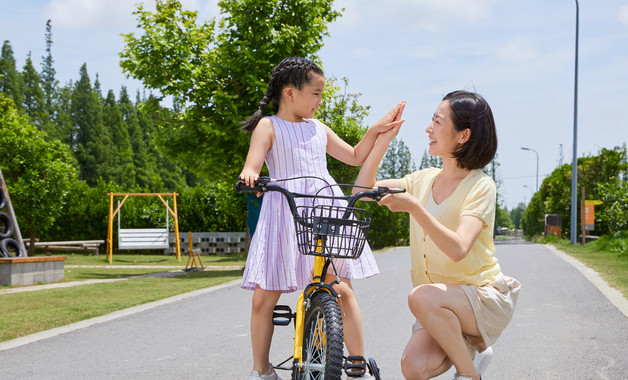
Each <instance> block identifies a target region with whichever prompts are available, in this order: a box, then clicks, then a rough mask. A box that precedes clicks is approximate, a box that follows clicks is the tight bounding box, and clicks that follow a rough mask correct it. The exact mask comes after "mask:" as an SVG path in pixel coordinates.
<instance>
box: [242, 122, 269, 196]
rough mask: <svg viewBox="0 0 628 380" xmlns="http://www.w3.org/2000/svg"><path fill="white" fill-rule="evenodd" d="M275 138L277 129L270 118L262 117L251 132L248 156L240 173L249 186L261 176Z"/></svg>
mask: <svg viewBox="0 0 628 380" xmlns="http://www.w3.org/2000/svg"><path fill="white" fill-rule="evenodd" d="M274 140H275V129H274V128H273V123H272V121H270V119H268V118H262V119H261V120H260V121H259V123H257V127H255V129H254V130H253V133H252V134H251V144H250V145H249V153H248V154H247V156H246V161H245V163H244V168H243V169H242V172H241V173H240V180H241V181H242V182H244V183H246V185H247V186H253V185H254V182H255V181H256V180H257V179H258V178H259V173H260V171H261V170H262V166H264V158H265V157H266V153H267V152H268V151H269V150H270V148H272V146H273V142H274Z"/></svg>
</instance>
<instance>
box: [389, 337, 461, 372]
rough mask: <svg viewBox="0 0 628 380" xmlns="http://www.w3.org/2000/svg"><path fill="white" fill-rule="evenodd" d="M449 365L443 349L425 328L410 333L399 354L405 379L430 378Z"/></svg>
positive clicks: (443, 370)
mask: <svg viewBox="0 0 628 380" xmlns="http://www.w3.org/2000/svg"><path fill="white" fill-rule="evenodd" d="M450 367H451V361H450V360H449V358H448V357H447V355H446V354H445V351H443V349H442V348H441V347H440V346H439V345H438V343H437V342H436V341H435V340H434V338H432V337H431V335H430V334H429V333H428V332H427V331H425V329H419V330H417V331H416V332H414V333H413V334H412V337H411V338H410V341H409V342H408V344H407V345H406V348H405V350H404V351H403V355H402V356H401V373H403V376H404V377H405V378H406V379H409V380H422V379H431V378H433V377H436V376H438V375H440V374H443V373H445V371H447V370H448V369H449V368H450Z"/></svg>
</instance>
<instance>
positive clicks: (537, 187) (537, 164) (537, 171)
mask: <svg viewBox="0 0 628 380" xmlns="http://www.w3.org/2000/svg"><path fill="white" fill-rule="evenodd" d="M521 149H522V150H529V151H531V152H534V154H536V191H539V154H538V152H537V151H536V150H534V149H530V148H526V147H524V146H522V147H521Z"/></svg>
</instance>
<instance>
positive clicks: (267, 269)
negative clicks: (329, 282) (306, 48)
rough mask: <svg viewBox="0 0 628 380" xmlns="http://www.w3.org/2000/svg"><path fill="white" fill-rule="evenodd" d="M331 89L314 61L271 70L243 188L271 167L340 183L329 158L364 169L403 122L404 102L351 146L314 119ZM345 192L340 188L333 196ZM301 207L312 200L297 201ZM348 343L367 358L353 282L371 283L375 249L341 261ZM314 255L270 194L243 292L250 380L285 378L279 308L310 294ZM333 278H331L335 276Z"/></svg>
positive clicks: (311, 190)
mask: <svg viewBox="0 0 628 380" xmlns="http://www.w3.org/2000/svg"><path fill="white" fill-rule="evenodd" d="M324 87H325V77H324V73H323V71H322V70H321V69H320V68H319V67H318V66H317V65H316V64H315V63H313V62H312V61H310V60H308V59H305V58H300V57H293V58H286V59H284V60H283V61H281V63H279V65H277V66H276V67H275V68H274V69H273V72H272V76H271V78H270V81H269V83H268V89H267V91H266V95H265V96H264V98H263V99H262V101H261V102H260V104H259V108H258V110H257V111H256V112H255V113H254V114H253V115H252V116H251V117H250V118H249V119H248V120H247V121H245V122H243V129H244V130H245V131H247V132H251V143H250V146H249V152H248V155H247V158H246V162H245V164H244V168H243V169H242V172H241V173H240V179H241V181H242V182H244V183H246V184H247V185H249V186H251V185H253V183H254V182H255V181H256V180H257V179H258V177H259V173H260V171H261V169H262V166H263V164H264V161H266V165H267V167H268V170H269V172H270V173H269V174H270V176H271V177H273V178H292V177H297V176H316V177H321V178H324V179H325V181H327V182H328V183H329V184H331V185H333V184H335V181H334V180H333V178H332V177H331V176H330V175H329V172H328V171H327V157H326V154H329V155H331V156H332V157H334V158H336V159H338V160H339V161H341V162H343V163H345V164H348V165H352V166H360V165H362V163H363V162H364V160H365V159H366V157H367V156H368V154H369V152H370V151H371V149H372V148H373V145H374V144H375V141H376V140H377V137H378V135H379V134H380V133H384V132H386V131H388V130H390V129H392V128H398V127H399V126H401V124H403V122H404V120H402V119H401V114H402V112H403V108H404V106H405V103H404V102H401V103H399V104H397V105H396V106H395V107H394V108H393V109H392V110H390V112H388V113H387V114H386V115H385V116H384V117H382V118H381V119H380V120H379V121H378V122H376V123H375V124H374V125H373V126H372V127H370V128H369V129H368V130H367V132H366V133H365V135H364V137H363V138H362V140H361V141H360V142H359V143H358V144H357V145H356V146H355V147H352V146H350V145H349V144H348V143H346V142H345V141H343V140H342V139H341V138H340V137H338V136H337V135H336V134H335V133H334V132H333V131H332V130H331V129H330V128H329V127H328V126H326V125H325V124H323V123H322V122H320V121H319V120H317V119H314V114H315V112H316V110H317V109H318V107H320V105H321V104H322V99H321V96H322V93H323V89H324ZM268 103H272V106H273V113H274V116H270V117H262V110H263V108H264V107H265V106H266V105H267V104H268ZM325 185H327V184H326V183H322V182H321V181H320V180H316V179H312V178H302V179H299V180H294V181H286V182H284V183H283V184H282V186H285V187H286V188H288V189H289V190H290V191H293V192H299V193H307V194H315V193H316V192H317V191H318V190H319V189H320V188H321V187H323V186H325ZM330 191H334V192H337V194H338V195H341V194H340V190H339V189H338V188H337V187H332V190H330ZM296 201H297V206H301V205H305V200H303V199H297V200H296ZM336 264H337V265H336V269H337V271H338V274H339V277H340V284H338V285H336V290H337V291H338V293H340V294H341V298H342V307H343V312H344V313H343V318H342V319H343V325H344V336H345V344H346V346H347V350H348V351H349V354H350V355H362V356H363V355H364V340H363V333H362V316H361V314H360V309H359V307H358V303H357V300H356V298H355V294H354V292H353V289H352V287H351V279H352V278H366V277H371V276H373V275H375V274H377V273H379V270H378V268H377V264H376V262H375V258H374V257H373V253H372V252H371V250H370V248H369V247H368V246H366V247H365V248H364V251H363V253H362V255H361V256H360V257H359V258H358V259H356V260H338V262H337V263H336ZM312 268H313V257H312V256H306V255H301V254H299V252H298V249H297V242H296V235H295V231H294V223H293V220H292V214H291V213H290V210H289V207H288V204H287V202H286V200H285V198H284V197H283V195H282V194H280V193H277V192H269V193H266V195H265V196H264V200H263V202H262V207H261V210H260V215H259V222H258V224H257V228H256V230H255V233H254V235H253V237H252V240H251V245H250V249H249V253H248V258H247V262H246V267H245V269H244V275H243V278H242V285H241V287H242V288H243V289H248V290H253V299H252V307H251V345H252V351H253V371H252V372H251V377H250V379H251V380H257V379H279V377H278V376H277V374H276V373H275V371H274V369H273V366H272V364H270V361H269V351H270V344H271V340H272V335H273V329H274V326H273V323H272V315H273V309H274V308H275V305H276V304H277V301H278V300H279V296H280V295H281V293H288V292H293V291H295V290H299V289H302V288H304V287H305V286H306V285H307V284H308V283H309V282H310V281H311V277H312ZM328 276H329V274H328Z"/></svg>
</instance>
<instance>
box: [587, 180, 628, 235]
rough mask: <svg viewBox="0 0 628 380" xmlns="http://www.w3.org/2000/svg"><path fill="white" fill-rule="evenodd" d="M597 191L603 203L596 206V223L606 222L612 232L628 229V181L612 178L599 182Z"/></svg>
mask: <svg viewBox="0 0 628 380" xmlns="http://www.w3.org/2000/svg"><path fill="white" fill-rule="evenodd" d="M597 191H598V194H599V196H598V199H599V200H600V201H602V204H601V205H599V206H595V209H596V211H595V216H596V223H597V221H598V220H599V221H600V222H601V223H603V224H606V226H608V230H609V232H610V233H611V234H616V233H618V232H619V231H622V230H628V182H626V181H622V180H620V179H619V178H612V179H611V180H610V181H609V182H605V183H598V184H597Z"/></svg>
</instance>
